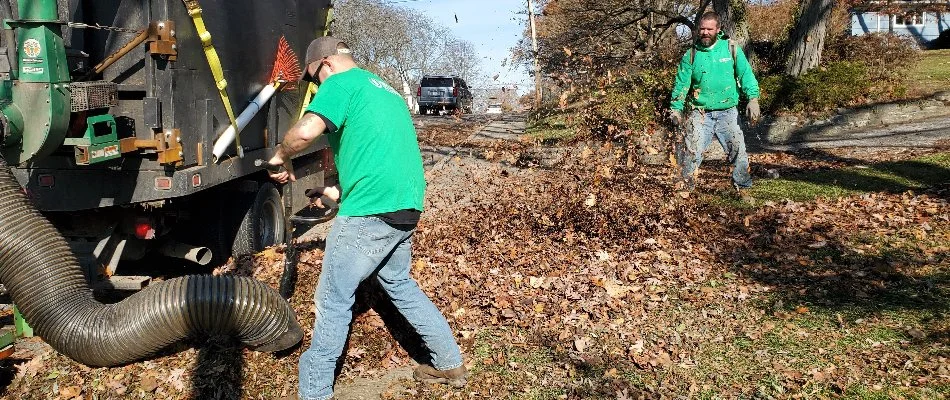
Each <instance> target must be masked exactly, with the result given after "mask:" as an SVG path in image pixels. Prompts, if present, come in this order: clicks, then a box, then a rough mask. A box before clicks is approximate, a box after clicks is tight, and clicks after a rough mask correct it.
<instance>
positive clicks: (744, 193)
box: [735, 186, 755, 204]
mask: <svg viewBox="0 0 950 400" xmlns="http://www.w3.org/2000/svg"><path fill="white" fill-rule="evenodd" d="M735 188H736V195H738V196H739V199H741V200H742V201H744V202H746V203H749V204H752V203H754V202H755V197H752V188H744V187H739V186H735Z"/></svg>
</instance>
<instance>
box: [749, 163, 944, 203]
mask: <svg viewBox="0 0 950 400" xmlns="http://www.w3.org/2000/svg"><path fill="white" fill-rule="evenodd" d="M948 182H950V153H937V154H932V155H928V156H924V157H919V158H916V159H912V160H905V161H891V162H880V163H871V164H868V165H858V166H851V167H845V168H838V169H826V170H819V171H813V172H806V173H799V174H795V175H791V176H787V177H783V178H780V179H762V180H759V181H758V182H757V184H756V186H755V187H754V188H753V189H752V195H753V197H755V198H756V199H757V200H772V201H780V200H785V199H788V200H795V201H810V200H814V199H816V198H838V197H843V196H849V195H852V194H858V193H869V192H889V193H901V192H904V191H908V190H920V189H923V188H928V187H933V186H937V185H941V184H946V183H948Z"/></svg>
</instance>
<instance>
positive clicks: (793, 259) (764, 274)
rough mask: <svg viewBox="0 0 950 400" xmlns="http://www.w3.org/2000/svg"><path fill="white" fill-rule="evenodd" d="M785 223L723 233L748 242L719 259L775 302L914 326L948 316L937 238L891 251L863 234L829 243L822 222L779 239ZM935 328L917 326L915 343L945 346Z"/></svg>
mask: <svg viewBox="0 0 950 400" xmlns="http://www.w3.org/2000/svg"><path fill="white" fill-rule="evenodd" d="M787 217H788V216H783V215H778V214H777V212H776V214H773V215H769V216H766V217H765V218H762V219H760V220H758V222H757V223H756V222H753V223H752V224H750V225H749V226H745V224H744V223H736V224H734V225H733V226H731V227H729V229H730V230H732V231H734V232H737V236H739V237H748V238H750V239H748V240H746V241H745V242H744V246H743V247H742V248H740V249H736V250H734V253H733V254H732V255H731V256H727V257H726V258H727V260H728V262H731V263H732V265H733V270H734V272H735V273H737V274H739V275H741V276H744V277H746V278H750V279H753V280H755V281H758V282H761V283H763V284H765V285H767V286H770V287H772V288H773V289H772V292H773V293H775V296H776V297H777V299H775V300H782V302H783V303H784V304H789V305H796V304H804V305H808V306H811V307H817V308H819V309H823V310H826V311H828V312H832V313H841V314H844V315H847V318H848V319H852V320H853V319H856V318H863V317H867V316H873V315H880V314H881V313H886V312H896V313H900V314H901V315H900V316H899V318H901V319H906V320H907V321H909V322H910V323H912V324H917V323H920V322H921V321H922V320H927V319H934V320H937V321H943V320H945V316H946V315H947V313H948V312H950V254H947V252H945V251H940V250H939V249H940V247H939V246H941V245H940V244H939V243H938V242H937V241H939V240H940V239H939V236H938V237H934V238H924V239H908V241H907V242H906V243H904V244H893V245H892V244H889V243H888V240H889V239H888V238H883V237H878V236H876V235H875V234H873V233H871V232H863V233H862V232H853V236H852V235H851V234H849V236H850V237H848V238H844V237H829V232H831V231H832V229H831V227H830V226H827V225H822V224H816V225H813V226H811V227H810V228H808V229H806V230H803V231H802V232H799V233H798V234H795V235H786V234H784V233H783V231H784V230H785V226H784V225H785V224H784V222H783V218H787ZM816 238H824V239H823V240H819V239H816ZM925 241H929V242H925ZM895 243H901V242H900V241H896V242H895ZM862 249H865V250H862ZM924 249H929V251H924ZM775 311H778V310H775ZM941 325H942V323H938V324H923V326H924V327H925V329H924V331H925V332H926V338H918V339H922V340H924V341H933V342H941V343H947V342H948V339H950V338H948V336H947V331H946V329H947V327H946V326H941ZM928 329H929V330H930V331H927V330H928Z"/></svg>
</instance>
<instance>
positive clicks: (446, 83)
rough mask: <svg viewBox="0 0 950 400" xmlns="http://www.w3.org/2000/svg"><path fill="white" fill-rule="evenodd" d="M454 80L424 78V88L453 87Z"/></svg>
mask: <svg viewBox="0 0 950 400" xmlns="http://www.w3.org/2000/svg"><path fill="white" fill-rule="evenodd" d="M452 86H453V85H452V78H423V79H422V87H452Z"/></svg>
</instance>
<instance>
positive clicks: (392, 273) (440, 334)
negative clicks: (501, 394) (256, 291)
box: [299, 217, 462, 400]
mask: <svg viewBox="0 0 950 400" xmlns="http://www.w3.org/2000/svg"><path fill="white" fill-rule="evenodd" d="M414 231H415V230H414V229H413V230H409V231H403V230H399V229H396V228H394V227H392V226H390V225H389V224H387V223H385V222H383V221H382V220H380V219H379V218H376V217H337V218H336V219H335V220H334V222H333V227H332V228H331V229H330V234H329V236H327V245H326V252H325V253H324V256H323V270H322V271H321V272H320V279H319V281H318V282H317V291H316V293H315V294H314V299H313V300H314V303H315V305H316V321H314V325H313V338H312V339H311V341H310V348H309V349H307V351H306V352H304V353H303V355H301V356H300V366H299V367H300V369H299V378H300V382H299V385H300V391H299V397H300V398H301V399H303V400H323V399H329V398H331V397H332V396H333V380H334V370H335V369H336V364H337V360H338V359H339V358H340V356H341V355H342V354H343V346H344V345H345V343H346V337H347V334H348V333H349V330H350V322H352V319H353V305H354V303H355V301H356V288H357V286H359V284H360V282H362V281H363V280H365V279H367V278H369V277H371V276H373V274H374V273H375V274H376V279H377V280H378V281H379V284H380V286H381V287H382V288H383V290H385V291H386V293H387V294H388V295H389V297H390V299H392V301H393V304H395V306H396V308H397V309H398V310H399V312H400V313H401V314H402V315H403V317H405V318H406V320H407V321H409V324H411V325H412V327H413V328H415V330H416V332H417V333H418V334H419V335H420V336H421V337H422V340H423V341H424V342H425V345H426V347H427V348H428V350H429V353H430V357H431V358H432V366H433V367H435V368H436V369H439V370H447V369H452V368H457V367H459V366H461V365H462V354H461V351H460V350H459V346H458V343H456V341H455V337H454V336H453V335H452V329H451V328H450V327H449V324H448V322H447V321H446V320H445V317H444V316H442V313H441V312H439V309H438V308H436V306H435V305H434V304H432V301H430V300H429V297H427V296H426V294H425V293H423V292H422V290H421V289H419V285H417V284H416V281H415V280H413V279H412V277H410V276H409V269H410V266H411V260H412V234H413V232H414Z"/></svg>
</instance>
